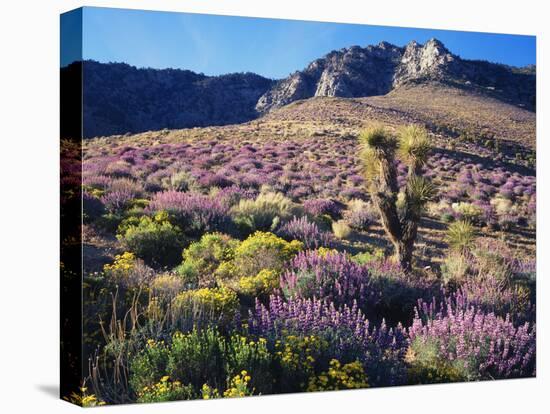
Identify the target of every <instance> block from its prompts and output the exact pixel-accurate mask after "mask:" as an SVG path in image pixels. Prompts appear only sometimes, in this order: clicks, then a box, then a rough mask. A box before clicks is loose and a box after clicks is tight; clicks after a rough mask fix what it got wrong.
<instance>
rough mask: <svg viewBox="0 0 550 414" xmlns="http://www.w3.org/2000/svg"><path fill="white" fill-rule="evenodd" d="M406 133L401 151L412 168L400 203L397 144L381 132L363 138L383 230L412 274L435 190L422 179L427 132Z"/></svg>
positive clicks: (371, 188) (367, 170)
mask: <svg viewBox="0 0 550 414" xmlns="http://www.w3.org/2000/svg"><path fill="white" fill-rule="evenodd" d="M404 132H405V133H404V134H402V136H401V140H400V146H399V150H400V151H401V152H402V153H403V154H404V155H405V158H406V159H407V163H408V167H409V168H408V174H407V185H406V187H405V190H404V191H403V193H402V194H401V196H403V199H402V200H400V201H399V202H398V197H399V196H400V189H399V186H398V182H397V169H396V164H395V150H396V142H395V140H394V139H393V138H391V137H389V136H388V135H387V133H386V132H385V131H383V130H380V129H374V130H371V131H367V133H366V134H365V135H364V137H363V143H364V145H365V147H364V151H363V160H364V163H365V174H366V177H367V184H368V190H369V192H370V194H371V197H372V201H373V203H374V205H375V206H376V207H377V209H378V212H379V213H380V218H381V221H382V226H383V227H384V230H385V232H386V234H387V235H388V238H389V239H390V241H391V243H392V244H393V246H394V255H395V259H396V260H397V262H398V263H399V264H400V265H401V267H402V268H403V270H404V271H405V272H407V273H408V272H410V271H412V258H413V249H414V243H415V240H416V236H417V234H418V223H419V222H420V218H421V215H422V211H423V207H424V205H425V203H426V202H427V201H428V200H429V199H431V197H432V196H433V192H434V189H433V187H432V186H431V184H430V183H429V182H427V181H426V179H424V178H422V177H421V174H422V171H421V168H422V165H423V163H424V162H425V157H426V154H427V150H428V148H429V145H428V142H427V135H426V133H425V131H424V130H422V129H418V128H416V127H409V129H406V130H405V131H404Z"/></svg>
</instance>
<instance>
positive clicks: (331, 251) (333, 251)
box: [317, 247, 338, 257]
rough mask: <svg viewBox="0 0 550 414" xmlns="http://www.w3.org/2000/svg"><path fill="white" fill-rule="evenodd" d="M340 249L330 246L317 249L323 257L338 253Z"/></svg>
mask: <svg viewBox="0 0 550 414" xmlns="http://www.w3.org/2000/svg"><path fill="white" fill-rule="evenodd" d="M337 253H338V250H336V249H329V248H328V247H319V248H318V249H317V254H318V255H319V256H321V257H327V256H329V255H331V254H337Z"/></svg>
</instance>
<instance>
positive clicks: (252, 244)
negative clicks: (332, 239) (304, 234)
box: [234, 231, 304, 276]
mask: <svg viewBox="0 0 550 414" xmlns="http://www.w3.org/2000/svg"><path fill="white" fill-rule="evenodd" d="M303 248H304V244H303V243H302V242H300V241H298V240H292V241H291V242H287V241H286V240H284V239H281V238H280V237H277V236H276V235H274V234H273V233H268V232H261V231H257V232H255V233H254V234H252V235H251V236H249V237H248V238H247V239H246V240H244V241H243V242H242V243H241V244H240V245H239V246H238V247H237V248H236V249H235V259H234V264H235V267H236V269H237V272H238V274H239V276H253V275H257V274H258V273H259V272H260V270H262V269H271V270H274V271H277V272H279V271H281V270H282V268H283V265H284V263H285V262H287V261H288V260H290V259H291V258H292V257H293V256H295V255H296V254H297V253H298V252H299V251H301V250H303Z"/></svg>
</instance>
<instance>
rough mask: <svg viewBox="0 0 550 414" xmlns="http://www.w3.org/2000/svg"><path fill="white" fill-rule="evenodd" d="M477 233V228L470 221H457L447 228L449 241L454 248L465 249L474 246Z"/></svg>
mask: <svg viewBox="0 0 550 414" xmlns="http://www.w3.org/2000/svg"><path fill="white" fill-rule="evenodd" d="M475 235H476V233H475V228H474V226H473V225H472V224H471V223H470V222H469V221H464V220H459V221H455V222H454V223H451V224H449V228H448V229H447V243H449V246H450V247H451V249H453V250H457V251H465V250H466V249H468V248H469V247H471V246H472V244H473V242H474V238H475Z"/></svg>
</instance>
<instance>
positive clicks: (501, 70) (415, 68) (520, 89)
mask: <svg viewBox="0 0 550 414" xmlns="http://www.w3.org/2000/svg"><path fill="white" fill-rule="evenodd" d="M535 70H536V69H532V70H530V69H524V70H522V68H513V67H510V66H506V65H502V64H498V63H491V62H487V61H481V60H467V59H462V58H460V57H459V56H457V55H454V54H452V53H451V52H450V51H449V50H448V49H447V48H446V47H445V46H444V45H443V43H442V42H440V41H439V40H437V39H430V40H429V41H428V42H426V43H425V44H424V45H422V44H419V43H417V42H416V41H411V42H409V43H408V44H407V45H406V46H404V47H399V46H395V45H393V44H391V43H388V42H380V43H379V44H378V45H375V46H373V45H369V46H367V47H364V48H363V47H360V46H351V47H348V48H343V49H340V50H338V51H332V52H330V53H328V54H326V55H325V56H324V57H322V58H320V59H316V60H314V61H313V62H311V63H310V64H309V65H308V66H307V67H306V68H304V69H303V70H302V71H296V72H294V73H293V74H291V75H289V76H288V77H286V78H284V79H282V80H279V81H278V82H277V83H276V84H275V85H274V86H273V88H271V89H270V90H269V91H267V92H266V93H265V94H264V95H262V96H261V97H260V99H259V101H258V104H257V105H256V109H257V110H258V111H259V112H260V113H265V112H269V111H270V110H272V109H274V108H279V107H281V106H284V105H286V104H288V103H290V102H293V101H295V100H297V99H307V98H311V97H314V96H334V97H354V98H358V97H367V96H375V95H385V94H387V93H389V92H390V91H392V90H394V89H396V88H398V87H400V86H402V85H404V84H408V83H425V82H436V83H441V84H445V85H449V86H455V87H460V88H465V89H472V90H478V91H479V90H484V92H486V93H487V94H488V95H490V96H492V97H495V98H497V99H501V100H503V101H505V102H507V103H512V104H515V105H519V106H521V107H524V108H526V109H529V110H534V109H535V90H536V88H535V73H534V72H535Z"/></svg>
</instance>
